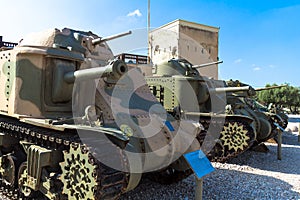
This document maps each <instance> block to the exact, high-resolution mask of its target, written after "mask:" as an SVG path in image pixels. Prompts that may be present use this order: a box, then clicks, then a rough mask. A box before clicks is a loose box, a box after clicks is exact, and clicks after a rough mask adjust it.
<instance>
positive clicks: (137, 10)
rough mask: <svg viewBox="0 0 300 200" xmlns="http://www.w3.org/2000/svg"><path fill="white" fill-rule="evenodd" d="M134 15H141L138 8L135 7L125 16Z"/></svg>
mask: <svg viewBox="0 0 300 200" xmlns="http://www.w3.org/2000/svg"><path fill="white" fill-rule="evenodd" d="M134 16H137V17H141V16H142V13H141V11H140V10H139V9H136V10H135V11H133V12H130V13H128V14H127V17H134Z"/></svg>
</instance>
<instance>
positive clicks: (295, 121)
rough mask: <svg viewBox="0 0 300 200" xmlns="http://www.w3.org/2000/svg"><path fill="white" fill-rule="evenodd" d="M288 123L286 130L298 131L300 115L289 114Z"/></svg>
mask: <svg viewBox="0 0 300 200" xmlns="http://www.w3.org/2000/svg"><path fill="white" fill-rule="evenodd" d="M288 117H289V119H288V125H287V127H286V129H285V130H286V131H290V132H297V131H298V130H299V123H300V115H288Z"/></svg>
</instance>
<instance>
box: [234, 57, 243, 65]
mask: <svg viewBox="0 0 300 200" xmlns="http://www.w3.org/2000/svg"><path fill="white" fill-rule="evenodd" d="M242 61H243V60H242V59H241V58H239V59H236V60H235V61H234V63H235V64H238V63H241V62H242Z"/></svg>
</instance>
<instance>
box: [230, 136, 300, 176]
mask: <svg viewBox="0 0 300 200" xmlns="http://www.w3.org/2000/svg"><path fill="white" fill-rule="evenodd" d="M283 141H284V143H283V144H282V159H281V160H278V159H277V144H273V143H266V145H267V147H268V148H269V150H270V151H269V152H268V153H261V152H255V151H246V152H245V153H243V154H240V155H239V156H237V157H236V158H233V159H231V160H229V161H228V162H227V163H230V164H237V165H247V166H250V167H253V168H257V169H261V170H267V171H274V172H281V173H287V174H296V175H300V143H298V140H297V136H295V135H287V134H283Z"/></svg>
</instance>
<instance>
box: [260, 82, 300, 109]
mask: <svg viewBox="0 0 300 200" xmlns="http://www.w3.org/2000/svg"><path fill="white" fill-rule="evenodd" d="M270 86H277V84H273V85H270V84H267V85H266V87H270ZM256 98H257V100H258V101H259V102H260V103H262V104H264V105H273V106H276V107H277V108H281V109H284V110H285V111H288V112H289V113H291V114H299V111H298V108H299V106H300V88H299V87H294V86H291V85H289V84H287V86H286V87H281V88H275V89H270V90H263V91H259V92H257V95H256Z"/></svg>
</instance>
